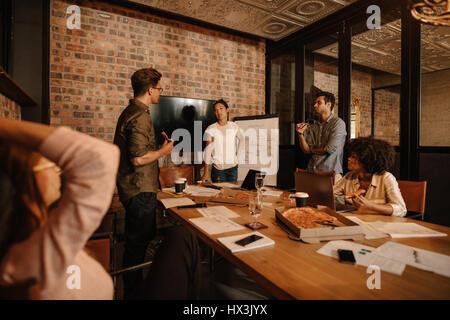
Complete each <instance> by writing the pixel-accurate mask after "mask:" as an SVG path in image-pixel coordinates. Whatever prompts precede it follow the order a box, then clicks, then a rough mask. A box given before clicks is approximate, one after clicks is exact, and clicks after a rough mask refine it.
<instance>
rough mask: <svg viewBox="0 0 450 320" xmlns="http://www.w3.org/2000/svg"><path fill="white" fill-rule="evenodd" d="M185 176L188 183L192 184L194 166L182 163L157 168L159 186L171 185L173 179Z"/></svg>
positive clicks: (173, 181) (173, 183)
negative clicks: (180, 164) (181, 164)
mask: <svg viewBox="0 0 450 320" xmlns="http://www.w3.org/2000/svg"><path fill="white" fill-rule="evenodd" d="M178 178H186V179H187V183H188V184H194V166H192V165H183V166H176V167H163V168H159V183H160V184H161V188H166V187H173V186H174V185H175V180H176V179H178Z"/></svg>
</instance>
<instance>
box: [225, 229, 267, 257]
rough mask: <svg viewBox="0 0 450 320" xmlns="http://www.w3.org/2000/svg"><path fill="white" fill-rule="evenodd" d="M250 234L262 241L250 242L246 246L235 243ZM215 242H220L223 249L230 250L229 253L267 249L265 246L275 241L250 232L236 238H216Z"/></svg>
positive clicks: (256, 232)
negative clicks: (255, 235) (259, 237)
mask: <svg viewBox="0 0 450 320" xmlns="http://www.w3.org/2000/svg"><path fill="white" fill-rule="evenodd" d="M252 234H257V235H258V236H261V237H262V239H259V240H256V241H255V242H252V243H249V244H248V245H246V246H240V245H238V244H236V243H235V242H236V241H239V240H241V239H244V238H246V237H248V236H250V235H252ZM217 240H218V241H219V242H221V243H222V244H223V245H224V246H225V247H227V248H228V249H230V251H231V252H240V251H246V250H251V249H256V248H262V247H267V246H271V245H274V244H275V241H273V240H272V239H270V238H268V237H266V236H265V235H263V234H261V233H259V232H258V231H255V232H251V233H245V234H239V235H237V236H230V237H223V238H218V239H217Z"/></svg>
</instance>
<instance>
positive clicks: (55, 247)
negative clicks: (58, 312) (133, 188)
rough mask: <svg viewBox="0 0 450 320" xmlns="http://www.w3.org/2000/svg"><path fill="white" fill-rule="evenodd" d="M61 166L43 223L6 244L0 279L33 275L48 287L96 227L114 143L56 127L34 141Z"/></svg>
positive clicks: (108, 187) (115, 160)
mask: <svg viewBox="0 0 450 320" xmlns="http://www.w3.org/2000/svg"><path fill="white" fill-rule="evenodd" d="M40 151H41V153H42V155H44V156H45V157H47V158H48V159H50V160H52V161H54V162H55V163H57V164H58V166H60V167H61V169H62V170H63V175H64V177H65V184H64V191H63V194H62V198H61V199H60V202H59V204H58V206H57V207H56V208H55V209H53V210H52V211H50V212H49V219H48V221H47V223H46V224H45V225H44V226H43V227H41V228H39V229H38V230H36V231H35V232H33V233H32V235H31V236H30V237H29V238H28V239H27V240H25V241H23V242H20V243H18V244H16V245H14V246H12V247H11V249H10V250H9V251H8V253H7V255H6V256H5V257H4V259H3V261H2V265H1V267H0V275H1V277H0V283H3V284H11V283H15V282H18V281H24V280H26V279H29V278H31V277H33V278H36V279H37V280H38V282H39V284H40V287H41V291H42V292H43V293H45V292H46V290H52V288H54V287H55V286H56V285H57V284H58V283H59V282H60V281H63V279H64V276H65V275H66V269H67V267H68V266H69V265H70V264H71V262H72V261H73V259H74V257H75V255H76V254H77V253H78V252H79V251H80V250H82V248H83V247H84V245H85V243H86V241H87V240H88V239H89V237H90V236H91V235H92V233H93V232H94V231H95V230H96V229H97V228H98V227H99V225H100V223H101V221H102V219H103V216H104V215H105V213H106V211H107V209H108V207H109V205H110V202H111V199H112V195H113V192H114V187H115V180H116V173H117V168H118V164H119V150H118V148H117V147H116V146H115V145H112V144H110V143H107V142H104V141H102V140H99V139H95V138H93V137H90V136H87V135H84V134H82V133H79V132H76V131H73V130H71V129H69V128H65V127H61V128H58V129H57V130H55V131H54V132H53V133H52V134H51V135H50V136H48V137H47V138H46V139H45V140H44V142H43V143H42V145H41V147H40Z"/></svg>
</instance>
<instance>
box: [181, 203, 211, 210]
mask: <svg viewBox="0 0 450 320" xmlns="http://www.w3.org/2000/svg"><path fill="white" fill-rule="evenodd" d="M190 208H206V203H196V204H188V205H185V206H178V207H177V209H190Z"/></svg>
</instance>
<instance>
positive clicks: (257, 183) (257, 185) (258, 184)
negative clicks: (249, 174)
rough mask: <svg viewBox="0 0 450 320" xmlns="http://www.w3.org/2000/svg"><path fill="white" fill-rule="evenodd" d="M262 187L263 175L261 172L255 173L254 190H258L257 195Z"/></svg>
mask: <svg viewBox="0 0 450 320" xmlns="http://www.w3.org/2000/svg"><path fill="white" fill-rule="evenodd" d="M263 186H264V175H263V174H262V173H261V172H257V173H256V175H255V188H256V190H258V193H259V192H260V191H261V188H262V187H263Z"/></svg>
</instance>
